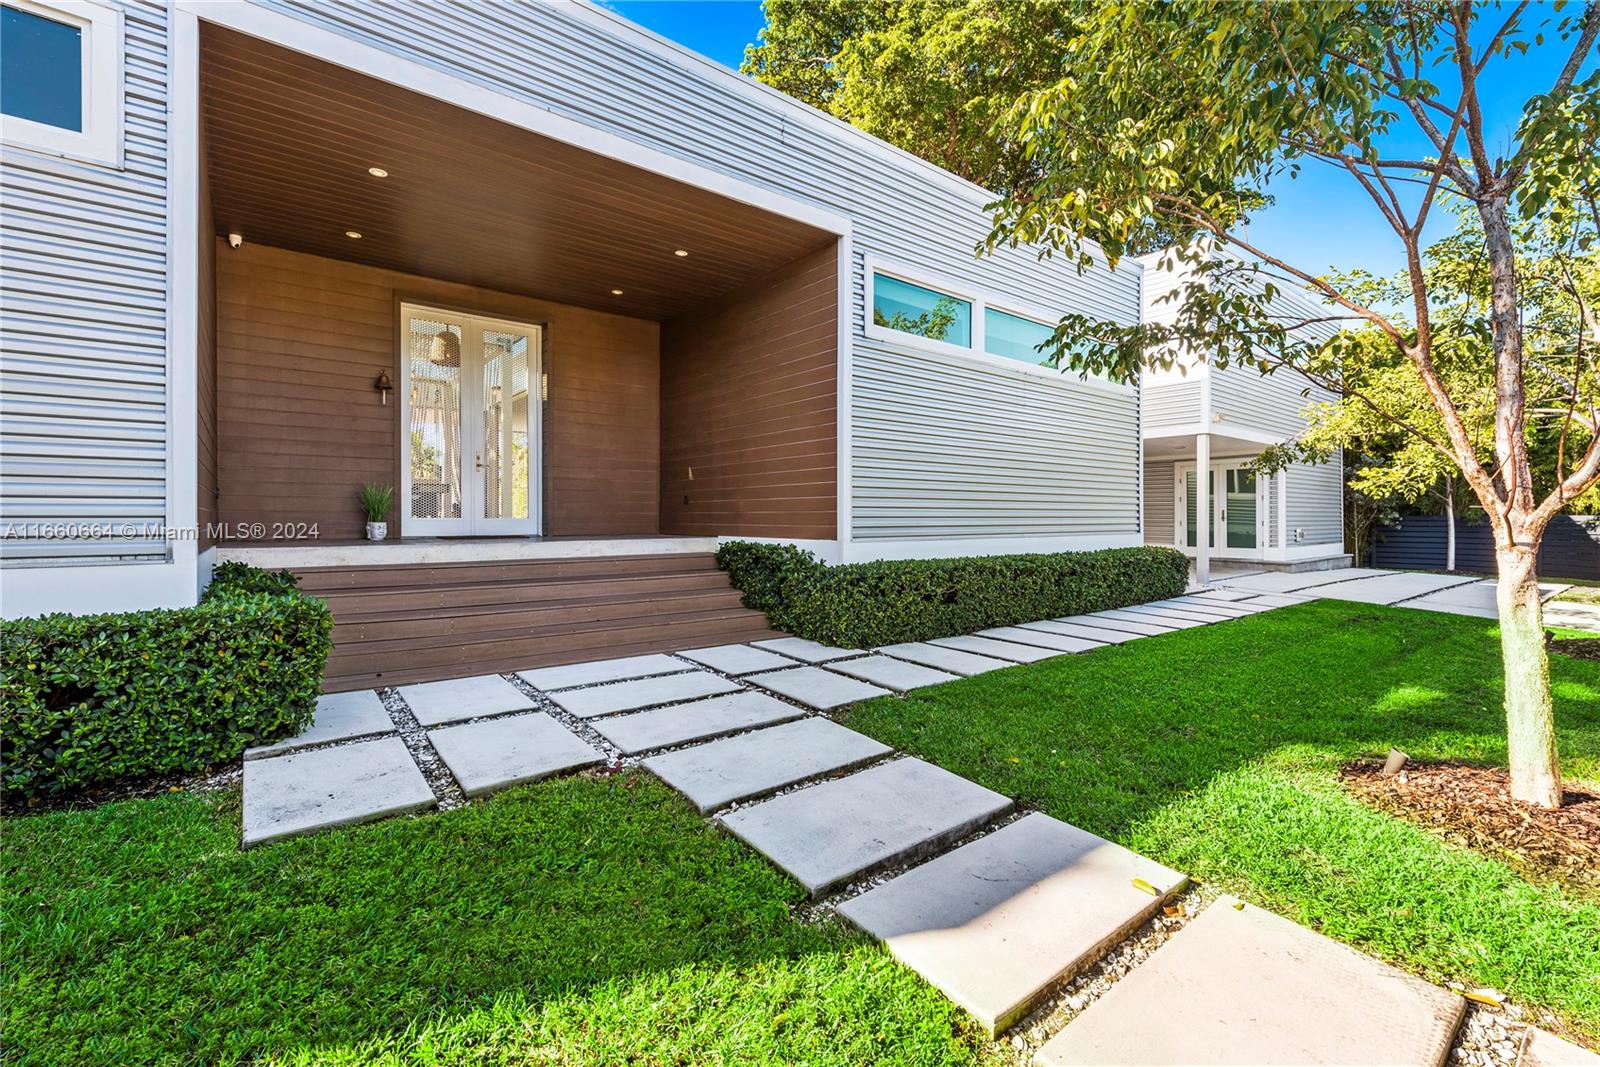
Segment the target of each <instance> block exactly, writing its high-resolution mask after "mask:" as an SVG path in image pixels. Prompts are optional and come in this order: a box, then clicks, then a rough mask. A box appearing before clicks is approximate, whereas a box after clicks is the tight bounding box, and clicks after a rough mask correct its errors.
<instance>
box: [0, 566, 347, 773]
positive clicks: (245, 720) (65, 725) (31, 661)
mask: <svg viewBox="0 0 1600 1067" xmlns="http://www.w3.org/2000/svg"><path fill="white" fill-rule="evenodd" d="M332 634H333V613H332V612H331V611H329V610H328V606H327V604H326V603H324V602H323V601H321V600H317V599H313V598H312V597H309V596H306V595H305V594H304V593H301V592H300V590H299V588H298V587H297V585H296V581H295V577H294V575H292V574H290V573H289V572H288V571H278V572H276V573H271V572H266V571H262V570H258V569H256V568H254V567H247V566H244V565H243V564H237V563H225V564H223V565H222V566H220V567H218V568H217V570H216V574H215V577H214V578H213V580H212V583H211V585H210V587H209V588H208V589H207V590H206V594H205V596H204V597H203V598H202V599H201V601H200V603H199V604H197V605H196V606H194V607H192V608H178V609H172V610H168V609H157V610H151V611H135V612H126V613H121V614H109V615H65V614H57V615H46V616H43V617H41V618H34V619H17V620H12V621H8V622H5V623H3V624H0V664H3V676H0V761H3V771H0V775H3V777H0V788H3V791H4V793H5V795H6V797H7V798H8V799H16V798H18V797H22V798H26V797H32V796H37V795H41V794H52V793H66V792H71V791H74V790H78V789H83V788H86V787H89V786H95V785H102V784H105V783H108V782H111V781H113V780H116V779H119V778H125V777H143V776H146V775H154V774H169V773H173V772H179V771H192V770H198V769H199V768H201V767H204V766H206V765H207V764H211V763H218V762H221V761H225V760H230V759H233V758H234V757H236V756H238V755H239V754H240V753H241V752H243V751H244V749H245V748H246V747H248V746H250V745H254V744H257V743H260V742H263V741H270V740H276V739H278V738H282V737H289V736H293V735H294V734H296V733H298V732H300V731H301V730H303V729H305V728H306V726H308V725H309V724H310V722H311V716H312V713H313V712H314V711H315V710H316V700H317V695H318V694H319V693H321V692H322V670H323V667H324V665H325V664H326V663H327V659H328V652H329V650H330V649H331V648H332V647H333V641H332Z"/></svg>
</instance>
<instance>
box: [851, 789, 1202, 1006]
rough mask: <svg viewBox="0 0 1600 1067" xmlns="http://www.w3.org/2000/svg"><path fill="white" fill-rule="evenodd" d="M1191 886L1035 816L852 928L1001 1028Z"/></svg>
mask: <svg viewBox="0 0 1600 1067" xmlns="http://www.w3.org/2000/svg"><path fill="white" fill-rule="evenodd" d="M1134 879H1141V880H1143V881H1145V882H1146V883H1148V884H1149V885H1151V886H1153V887H1155V888H1156V889H1157V890H1158V892H1160V893H1161V894H1162V897H1165V896H1166V895H1167V894H1170V893H1172V892H1174V891H1176V890H1179V889H1181V888H1182V887H1183V886H1184V885H1186V884H1187V883H1188V879H1187V878H1185V877H1184V876H1183V875H1181V874H1178V873H1177V872H1175V871H1172V870H1169V869H1167V868H1166V867H1163V866H1162V865H1161V864H1159V863H1156V862H1155V861H1154V860H1148V859H1145V858H1144V857H1143V856H1140V855H1138V854H1136V853H1133V852H1129V851H1128V850H1127V849H1125V848H1123V847H1122V846H1120V845H1115V844H1112V843H1111V842H1109V841H1104V840H1102V839H1100V838H1098V837H1096V836H1095V835H1094V834H1091V833H1089V832H1088V831H1086V830H1080V829H1078V828H1077V827H1075V826H1069V825H1068V824H1066V823H1064V822H1061V821H1059V820H1057V819H1053V818H1051V817H1050V816H1048V815H1043V814H1038V813H1035V814H1032V815H1027V816H1025V817H1023V818H1021V819H1019V820H1017V821H1016V822H1014V823H1012V824H1010V825H1009V826H1006V827H1003V828H1002V829H1000V830H997V831H995V832H994V833H992V834H989V835H987V836H985V837H981V838H979V839H977V840H976V841H972V842H970V843H968V844H966V845H963V846H961V847H960V848H958V849H956V850H955V851H953V852H947V853H945V854H944V855H943V856H940V857H938V858H937V859H933V860H930V861H928V862H927V863H925V864H923V865H922V866H920V867H916V868H913V869H912V870H910V871H907V872H906V873H905V874H902V875H900V876H899V877H897V878H894V879H892V880H890V881H888V882H886V883H884V884H883V885H881V886H878V887H876V888H874V889H870V890H868V891H867V892H865V893H863V894H862V895H860V896H858V897H855V898H853V899H851V900H847V901H845V902H844V903H843V904H841V905H840V906H839V911H840V913H841V914H842V915H844V917H845V918H847V919H849V920H850V921H851V922H853V923H855V924H856V925H857V926H860V927H861V928H862V929H864V930H866V931H867V932H868V933H870V934H872V935H873V936H874V937H876V938H878V939H879V940H880V941H883V942H884V943H885V944H886V945H887V947H888V948H889V951H890V952H892V953H894V955H895V956H896V957H898V958H899V959H900V960H901V961H902V962H903V963H905V964H906V965H907V966H909V967H910V968H911V969H912V970H914V971H916V972H917V973H918V974H920V975H922V976H923V977H924V978H926V979H927V980H928V981H929V982H931V983H933V984H934V985H935V986H937V987H938V988H939V989H941V990H943V991H944V992H945V994H946V995H948V996H949V997H950V999H952V1000H954V1001H955V1002H956V1003H957V1004H960V1005H961V1006H962V1007H964V1008H966V1009H967V1010H968V1011H970V1012H971V1013H972V1014H973V1015H975V1016H977V1018H978V1020H979V1022H981V1023H982V1024H983V1025H984V1026H985V1028H987V1029H988V1030H989V1032H990V1033H994V1032H995V1031H997V1030H1003V1029H1005V1028H1006V1027H1007V1026H1009V1025H1010V1024H1011V1023H1012V1022H1013V1021H1015V1020H1016V1019H1017V1018H1018V1017H1019V1016H1020V1015H1022V1014H1023V1013H1024V1012H1026V1011H1027V1010H1028V1008H1029V1007H1031V1006H1032V1004H1033V1003H1034V1001H1035V1000H1036V999H1037V998H1038V997H1039V995H1040V994H1042V993H1043V992H1045V991H1046V990H1047V989H1049V988H1050V986H1051V985H1052V984H1053V983H1055V982H1056V981H1058V980H1060V979H1062V978H1064V977H1068V976H1070V975H1073V974H1076V973H1078V972H1079V971H1081V970H1083V969H1084V968H1085V967H1087V966H1088V965H1089V964H1090V963H1092V962H1094V961H1095V960H1096V959H1098V958H1099V957H1100V955H1101V954H1102V953H1103V952H1104V950H1105V949H1106V948H1107V947H1108V946H1109V945H1111V944H1113V943H1115V942H1116V941H1119V940H1121V939H1122V937H1124V936H1125V935H1126V934H1127V933H1128V932H1129V931H1130V930H1132V929H1133V928H1134V927H1136V926H1138V925H1139V924H1140V923H1142V922H1143V921H1144V920H1145V919H1147V918H1148V917H1149V916H1150V915H1152V914H1154V913H1155V911H1156V909H1157V908H1159V907H1161V903H1162V897H1156V896H1152V895H1151V894H1150V893H1148V892H1146V891H1144V890H1142V889H1140V888H1138V887H1137V886H1135V885H1134Z"/></svg>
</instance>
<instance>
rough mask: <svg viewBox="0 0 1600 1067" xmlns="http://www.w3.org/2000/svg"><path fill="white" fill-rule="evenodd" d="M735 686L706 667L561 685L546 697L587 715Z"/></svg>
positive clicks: (632, 708)
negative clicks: (582, 685)
mask: <svg viewBox="0 0 1600 1067" xmlns="http://www.w3.org/2000/svg"><path fill="white" fill-rule="evenodd" d="M738 690H739V683H738V682H730V681H729V680H728V679H726V678H724V677H722V676H721V675H717V674H712V673H711V672H710V671H688V672H686V673H684V674H663V675H660V676H659V677H655V678H636V679H634V680H633V681H630V682H611V683H609V684H607V685H597V686H592V687H590V688H588V689H564V690H562V691H561V692H559V693H551V694H550V699H551V700H553V701H555V702H556V704H558V705H560V706H561V708H563V709H564V710H566V711H568V712H570V713H571V714H573V715H576V716H578V717H579V718H584V719H588V718H592V717H594V716H596V715H610V714H613V713H615V712H619V711H636V710H638V709H639V708H648V707H652V706H654V705H657V704H676V703H679V702H680V701H684V700H693V699H694V698H696V697H708V696H715V695H717V694H719V693H733V692H737V691H738Z"/></svg>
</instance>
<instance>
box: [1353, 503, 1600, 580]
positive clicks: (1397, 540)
mask: <svg viewBox="0 0 1600 1067" xmlns="http://www.w3.org/2000/svg"><path fill="white" fill-rule="evenodd" d="M1445 538H1446V532H1445V517H1444V516H1443V515H1407V516H1405V517H1404V518H1402V519H1401V520H1400V521H1399V522H1398V523H1396V524H1395V525H1393V526H1380V527H1378V531H1377V536H1376V537H1375V538H1374V539H1373V550H1372V565H1373V566H1374V567H1393V568H1395V569H1397V570H1426V571H1436V570H1443V569H1444V564H1445ZM1456 569H1457V570H1461V571H1468V572H1473V573H1481V574H1493V573H1494V570H1495V567H1494V537H1493V535H1492V534H1491V533H1490V531H1489V527H1488V525H1487V524H1486V523H1484V522H1481V521H1479V522H1470V521H1467V520H1466V519H1462V518H1457V520H1456ZM1539 575H1540V576H1541V577H1544V578H1587V579H1594V580H1600V515H1561V516H1558V517H1557V518H1556V519H1555V520H1554V521H1553V522H1551V523H1550V529H1549V530H1548V531H1546V533H1545V535H1544V544H1543V546H1542V547H1541V548H1540V550H1539Z"/></svg>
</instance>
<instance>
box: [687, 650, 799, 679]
mask: <svg viewBox="0 0 1600 1067" xmlns="http://www.w3.org/2000/svg"><path fill="white" fill-rule="evenodd" d="M678 655H680V656H682V657H683V658H684V659H692V660H694V661H695V662H696V663H700V664H704V665H705V666H707V667H710V668H711V669H712V670H714V671H721V672H722V673H723V674H731V675H734V676H735V677H737V676H739V675H741V674H754V673H755V672H756V671H775V670H778V669H780V668H783V667H793V666H794V660H792V659H790V658H788V657H787V656H780V655H778V654H777V653H776V652H768V651H766V650H765V649H761V648H752V647H751V646H749V645H714V646H712V647H711V648H691V649H689V650H688V651H686V652H679V653H678Z"/></svg>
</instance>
